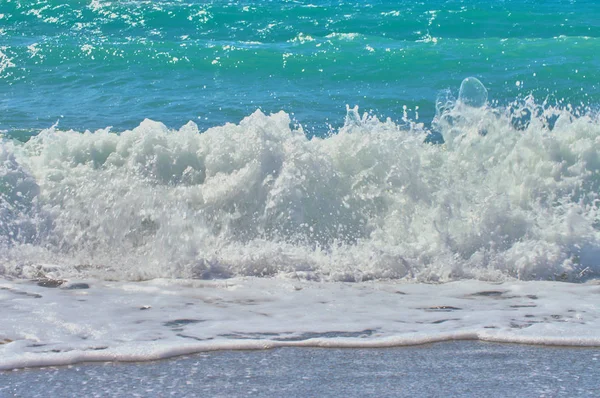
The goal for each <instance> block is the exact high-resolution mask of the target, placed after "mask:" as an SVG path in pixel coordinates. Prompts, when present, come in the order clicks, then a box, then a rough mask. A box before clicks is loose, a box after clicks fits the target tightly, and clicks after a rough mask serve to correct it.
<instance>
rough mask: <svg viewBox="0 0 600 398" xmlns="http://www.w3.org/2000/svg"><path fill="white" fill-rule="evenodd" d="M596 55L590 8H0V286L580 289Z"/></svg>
mask: <svg viewBox="0 0 600 398" xmlns="http://www.w3.org/2000/svg"><path fill="white" fill-rule="evenodd" d="M599 50H600V3H598V2H597V1H574V0H571V1H562V0H561V1H558V0H555V1H439V0H436V1H427V2H421V3H415V2H412V1H410V2H409V1H370V2H349V1H335V2H334V1H314V2H304V1H283V0H279V1H264V2H250V1H239V2H226V1H191V0H181V1H175V0H162V1H112V2H109V1H104V0H86V1H83V0H80V1H69V2H64V1H58V0H36V1H29V0H27V1H25V0H0V248H2V250H1V251H0V258H1V259H2V262H0V274H10V275H17V276H23V275H26V274H27V272H25V269H26V266H28V265H32V264H33V265H35V266H38V265H40V264H61V265H62V266H64V267H66V268H65V269H66V271H64V272H65V274H69V272H76V271H77V272H80V271H81V270H82V269H83V270H86V271H82V272H84V273H86V272H89V273H91V274H93V275H94V276H98V275H96V274H95V273H98V274H99V277H101V278H116V279H121V278H125V279H136V278H138V279H140V278H141V279H143V278H149V277H167V278H170V277H203V278H212V277H217V276H218V277H229V276H240V275H254V276H264V275H267V276H271V275H277V274H280V273H284V274H290V273H292V274H294V275H295V276H298V275H302V276H304V277H306V278H309V279H310V278H315V279H319V278H323V279H331V280H364V279H377V278H406V279H416V280H426V281H448V280H456V279H461V278H475V279H485V280H503V279H504V278H518V279H546V280H547V279H560V280H576V281H581V280H587V279H589V278H592V277H596V276H597V275H600V261H599V260H598V259H599V258H600V195H599V192H600V155H599V153H600V138H599V137H600V122H599V118H598V105H599V104H600V85H599V83H598V82H599V81H600V72H599V71H600V57H598V52H599ZM468 77H473V79H469V80H467V82H468V85H466V86H464V87H463V89H464V90H463V94H464V93H467V92H469V91H470V92H471V93H472V94H469V95H466V96H465V95H463V96H462V97H459V87H461V82H462V81H463V79H465V78H468ZM478 81H481V83H482V84H483V86H482V85H480V84H479V83H478ZM486 89H487V90H486ZM473 93H474V94H473ZM480 94H481V96H480V98H479V99H478V98H476V97H478V96H479V95H480ZM473 95H474V96H475V97H473ZM486 95H487V101H486ZM456 98H458V99H456ZM347 106H349V107H348V108H347ZM355 106H358V108H354V107H355ZM347 109H348V112H347ZM363 112H365V113H363ZM431 141H434V142H437V143H442V142H443V143H444V145H431ZM69 267H70V268H69ZM82 267H83V268H82ZM90 270H95V271H93V272H92V271H90ZM100 270H103V271H100ZM40 272H41V271H40ZM94 272H95V273H94ZM115 274H117V276H115ZM27 275H28V274H27ZM107 275H108V276H107Z"/></svg>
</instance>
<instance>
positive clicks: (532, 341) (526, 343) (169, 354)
mask: <svg viewBox="0 0 600 398" xmlns="http://www.w3.org/2000/svg"><path fill="white" fill-rule="evenodd" d="M452 334H453V335H455V336H437V337H436V336H430V337H423V338H421V339H418V340H416V341H415V340H413V341H407V338H406V337H398V338H386V339H380V340H369V341H362V342H361V341H349V340H350V339H347V340H345V341H339V340H327V339H310V340H303V341H273V340H267V341H247V342H229V344H219V345H214V346H212V347H204V348H197V349H194V348H192V347H189V346H182V347H181V349H180V350H179V352H176V350H174V348H173V347H166V348H164V352H160V350H159V352H156V351H155V352H153V353H146V354H140V355H139V356H138V357H136V356H132V355H131V354H130V353H127V354H125V355H126V357H125V358H118V356H119V354H110V353H106V354H104V353H101V352H98V355H97V356H96V357H93V356H90V355H89V353H85V355H81V356H85V358H82V359H81V360H77V359H75V360H70V358H73V357H70V358H69V359H66V360H64V361H61V360H60V359H59V358H56V357H53V358H36V359H35V362H37V363H38V364H33V365H22V366H21V365H16V366H11V365H10V364H8V365H5V364H2V363H0V375H1V374H3V373H7V372H15V371H26V370H36V369H45V368H64V367H69V366H78V365H88V364H89V365H94V364H100V363H111V364H115V365H119V364H145V363H152V362H158V361H173V360H174V361H177V360H179V359H181V358H185V357H187V356H194V355H202V354H213V353H223V352H268V351H274V350H281V349H301V350H310V349H322V350H387V349H390V350H393V349H410V348H419V347H425V346H429V345H435V344H452V343H462V342H466V343H474V344H496V345H499V346H523V347H531V348H550V349H581V350H585V349H591V350H599V351H600V343H598V341H597V339H589V340H590V341H589V344H586V342H583V343H582V342H579V343H577V344H574V343H572V344H569V343H568V342H564V341H563V342H561V341H558V340H561V339H554V340H556V341H553V339H547V338H543V337H539V338H523V336H515V338H514V339H510V338H506V337H505V336H502V337H495V338H493V337H492V338H490V337H479V336H477V333H469V332H467V333H464V335H462V336H460V334H461V333H460V332H457V333H452ZM456 335H459V336H456ZM354 340H356V339H354ZM564 340H569V339H564ZM223 343H226V342H223ZM142 348H143V347H142ZM82 354H83V353H82ZM103 354H104V355H103ZM45 359H47V360H45ZM0 398H1V397H0Z"/></svg>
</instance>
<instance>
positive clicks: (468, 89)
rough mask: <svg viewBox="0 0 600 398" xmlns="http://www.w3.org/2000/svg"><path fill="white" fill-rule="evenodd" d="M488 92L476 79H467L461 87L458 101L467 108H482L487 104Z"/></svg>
mask: <svg viewBox="0 0 600 398" xmlns="http://www.w3.org/2000/svg"><path fill="white" fill-rule="evenodd" d="M487 99H488V92H487V89H486V88H485V86H484V85H483V83H481V82H480V81H479V79H477V78H476V77H467V78H466V79H465V80H463V81H462V83H461V85H460V91H459V93H458V100H459V101H460V102H461V103H462V104H464V105H467V106H472V107H474V108H481V107H482V106H485V105H486V104H487Z"/></svg>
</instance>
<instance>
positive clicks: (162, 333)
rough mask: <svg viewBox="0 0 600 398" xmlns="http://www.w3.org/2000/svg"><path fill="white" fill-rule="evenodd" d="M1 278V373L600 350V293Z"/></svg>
mask: <svg viewBox="0 0 600 398" xmlns="http://www.w3.org/2000/svg"><path fill="white" fill-rule="evenodd" d="M48 286H49V285H48V283H47V282H46V283H44V281H39V282H38V283H33V282H27V281H10V280H2V282H0V306H1V307H2V313H3V316H4V317H5V319H11V322H9V323H4V324H3V328H2V331H1V335H0V342H1V343H2V344H0V369H3V370H7V369H14V368H22V367H32V366H49V365H66V364H72V363H76V362H83V361H147V360H154V359H161V358H167V357H172V356H176V355H182V354H187V353H193V352H199V351H211V350H237V349H265V348H275V347H349V348H350V347H353V348H359V347H396V346H403V345H415V344H424V343H431V342H438V341H446V340H482V341H494V342H507V343H509V342H510V343H526V344H541V345H561V346H600V337H598V333H597V330H598V327H599V326H600V316H599V314H600V312H599V311H598V305H597V304H596V303H597V301H598V300H597V296H598V294H600V286H599V285H597V284H567V283H561V282H506V283H501V284H497V283H488V282H480V281H461V282H452V283H447V284H442V285H429V284H401V283H397V282H382V281H378V282H376V283H372V282H362V283H320V282H309V281H299V280H291V279H284V278H235V279H229V280H221V281H199V280H164V279H162V280H161V279H159V280H153V281H147V282H103V281H96V280H88V281H78V282H75V281H70V282H68V281H64V282H63V283H62V284H59V283H55V284H54V286H57V287H48Z"/></svg>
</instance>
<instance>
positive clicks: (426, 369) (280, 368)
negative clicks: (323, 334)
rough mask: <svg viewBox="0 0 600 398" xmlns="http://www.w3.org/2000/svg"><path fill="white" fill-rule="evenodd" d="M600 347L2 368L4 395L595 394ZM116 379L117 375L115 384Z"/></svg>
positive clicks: (436, 347)
mask: <svg viewBox="0 0 600 398" xmlns="http://www.w3.org/2000/svg"><path fill="white" fill-rule="evenodd" d="M598 361H600V348H589V347H541V346H531V345H522V344H501V343H488V342H481V341H449V342H443V343H432V344H425V345H419V346H407V347H396V348H374V349H339V348H327V349H323V348H308V347H305V348H297V347H296V348H293V347H288V348H277V349H272V350H254V351H247V350H245V351H214V352H205V353H198V354H194V355H184V356H180V357H177V358H171V359H165V360H158V361H148V362H141V363H140V362H130V363H114V362H111V363H84V364H79V365H70V366H63V367H46V368H37V369H24V370H19V371H14V372H0V380H2V381H3V382H2V383H0V384H2V385H3V387H0V397H1V398H8V397H17V396H41V395H45V396H48V394H50V395H52V396H56V397H62V396H72V394H73V393H75V392H78V393H79V394H83V395H88V396H89V395H94V394H95V395H102V396H132V395H135V396H158V395H168V394H169V393H174V394H176V395H177V396H197V395H199V394H202V395H205V396H241V395H244V396H247V395H253V396H268V397H271V396H282V395H281V394H284V395H285V396H356V397H358V396H365V394H377V396H390V397H391V396H411V395H412V396H415V395H414V394H420V395H426V396H458V397H461V396H465V397H466V396H473V395H479V396H481V394H486V396H498V397H500V396H503V397H505V396H521V397H528V396H532V397H533V396H536V397H539V396H571V397H572V396H591V395H594V394H598V393H600V387H598V386H597V383H596V380H597V378H598V376H600V366H598V363H599V362H598ZM107 381H110V383H107Z"/></svg>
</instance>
